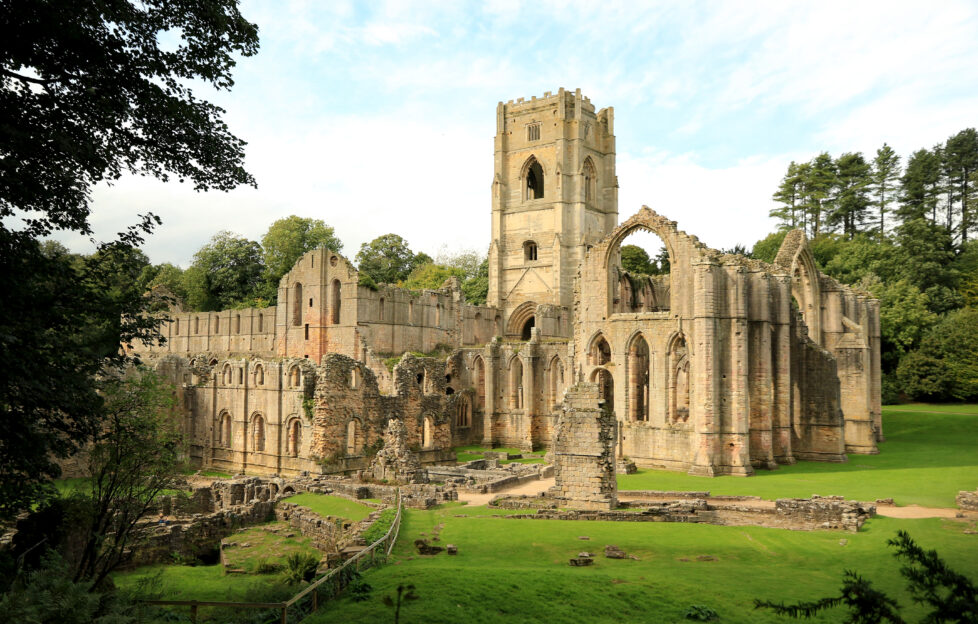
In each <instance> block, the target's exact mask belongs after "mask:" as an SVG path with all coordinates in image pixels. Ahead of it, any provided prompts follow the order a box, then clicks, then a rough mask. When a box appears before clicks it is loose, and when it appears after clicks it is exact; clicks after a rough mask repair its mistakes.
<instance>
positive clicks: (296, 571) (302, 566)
mask: <svg viewBox="0 0 978 624" xmlns="http://www.w3.org/2000/svg"><path fill="white" fill-rule="evenodd" d="M318 567H319V558H318V557H316V555H312V554H309V553H299V552H294V553H292V554H290V555H289V556H288V558H287V559H286V560H285V572H283V573H282V576H283V578H284V579H285V582H286V583H289V584H292V585H294V584H297V583H302V582H304V581H311V580H312V578H313V577H314V576H316V568H318Z"/></svg>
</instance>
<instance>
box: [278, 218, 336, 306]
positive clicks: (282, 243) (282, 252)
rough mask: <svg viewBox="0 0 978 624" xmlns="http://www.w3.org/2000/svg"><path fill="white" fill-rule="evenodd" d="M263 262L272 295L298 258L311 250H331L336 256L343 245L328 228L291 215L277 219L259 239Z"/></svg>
mask: <svg viewBox="0 0 978 624" xmlns="http://www.w3.org/2000/svg"><path fill="white" fill-rule="evenodd" d="M261 246H262V250H263V253H264V260H265V281H266V283H267V284H268V285H269V286H270V287H271V288H270V292H271V293H273V296H274V293H275V292H276V289H277V288H278V282H279V280H280V279H282V276H283V275H285V274H286V273H288V272H289V271H290V270H292V267H293V266H295V263H296V261H297V260H298V259H299V258H301V257H302V254H304V253H306V252H307V251H312V250H313V249H319V248H324V249H331V250H333V251H336V252H339V251H340V250H342V249H343V243H342V242H341V241H340V239H339V238H337V237H336V232H335V231H334V230H333V228H332V227H330V226H328V225H326V223H324V222H323V221H322V220H321V219H310V218H304V217H297V216H296V215H292V216H289V217H285V218H284V219H279V220H278V221H276V222H275V223H273V224H272V225H271V226H269V228H268V231H267V232H265V235H264V236H263V237H262V239H261Z"/></svg>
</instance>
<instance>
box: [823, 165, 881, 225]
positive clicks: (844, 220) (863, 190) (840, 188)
mask: <svg viewBox="0 0 978 624" xmlns="http://www.w3.org/2000/svg"><path fill="white" fill-rule="evenodd" d="M835 169H836V176H835V202H834V209H833V211H832V213H831V215H830V216H829V221H830V223H832V224H833V225H835V224H840V223H841V225H842V233H843V234H844V235H845V237H846V238H847V239H850V240H851V239H852V237H853V236H855V235H856V234H857V233H858V232H859V231H860V228H861V226H862V224H863V222H864V221H865V220H866V212H867V210H868V209H869V205H870V198H869V185H870V183H871V181H872V180H871V178H870V172H871V167H870V165H869V163H867V162H866V159H865V158H863V155H862V154H861V153H859V152H856V153H854V154H853V153H851V152H847V153H845V154H843V155H842V156H839V158H838V160H836V161H835Z"/></svg>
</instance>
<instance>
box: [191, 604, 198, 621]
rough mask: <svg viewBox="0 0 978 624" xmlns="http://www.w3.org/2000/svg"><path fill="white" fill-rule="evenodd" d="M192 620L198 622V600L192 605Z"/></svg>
mask: <svg viewBox="0 0 978 624" xmlns="http://www.w3.org/2000/svg"><path fill="white" fill-rule="evenodd" d="M190 621H191V622H193V623H194V624H197V601H196V600H195V601H194V602H193V603H191V605H190Z"/></svg>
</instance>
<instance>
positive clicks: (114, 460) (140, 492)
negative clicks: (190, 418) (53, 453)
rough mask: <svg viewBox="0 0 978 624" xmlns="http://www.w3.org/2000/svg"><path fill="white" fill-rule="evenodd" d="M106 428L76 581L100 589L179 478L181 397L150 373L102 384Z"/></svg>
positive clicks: (94, 460) (94, 453)
mask: <svg viewBox="0 0 978 624" xmlns="http://www.w3.org/2000/svg"><path fill="white" fill-rule="evenodd" d="M100 388H101V391H102V394H103V396H104V397H105V416H106V418H105V421H104V423H103V424H102V426H101V427H100V429H99V430H98V431H97V432H96V433H95V435H94V440H93V444H92V447H91V450H90V453H89V462H88V468H89V473H90V474H91V511H90V515H89V518H88V526H87V527H85V529H86V531H85V542H84V548H83V549H82V552H81V556H80V558H79V561H78V562H77V565H76V569H75V581H89V582H91V583H92V584H93V586H94V587H98V586H99V585H100V584H101V583H102V582H103V581H104V580H105V579H106V578H107V577H108V575H109V573H111V572H112V571H113V570H115V569H116V567H118V566H119V564H121V563H123V562H124V561H125V560H126V557H128V556H129V555H130V554H131V549H132V547H133V546H135V545H137V544H138V542H139V541H140V539H141V538H142V537H143V536H144V535H145V534H146V533H147V532H148V531H149V530H150V528H151V527H149V526H148V525H147V524H146V523H143V524H141V525H140V524H138V521H139V520H140V519H141V518H143V517H144V516H145V515H146V514H147V512H148V511H149V510H150V509H151V508H152V506H153V505H154V504H155V501H156V498H157V497H158V496H159V495H161V494H162V493H163V492H164V491H165V490H168V489H172V488H173V487H174V486H175V481H176V479H177V477H178V476H179V474H180V467H181V457H182V455H183V451H184V450H185V449H184V448H183V436H182V434H181V433H180V431H179V420H178V419H177V418H176V414H175V412H174V406H175V405H176V398H175V397H176V392H175V389H174V388H173V386H172V385H171V384H169V383H167V382H165V381H164V380H162V379H161V378H160V377H159V376H158V375H157V374H156V373H154V372H153V371H152V370H150V369H145V368H138V369H132V370H130V371H128V372H127V374H126V375H125V376H119V377H110V378H107V379H103V380H102V382H101V383H100Z"/></svg>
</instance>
